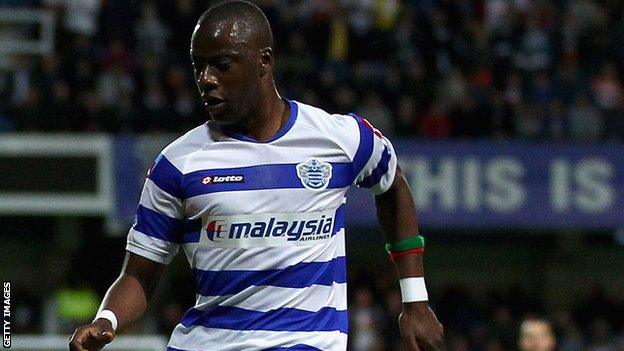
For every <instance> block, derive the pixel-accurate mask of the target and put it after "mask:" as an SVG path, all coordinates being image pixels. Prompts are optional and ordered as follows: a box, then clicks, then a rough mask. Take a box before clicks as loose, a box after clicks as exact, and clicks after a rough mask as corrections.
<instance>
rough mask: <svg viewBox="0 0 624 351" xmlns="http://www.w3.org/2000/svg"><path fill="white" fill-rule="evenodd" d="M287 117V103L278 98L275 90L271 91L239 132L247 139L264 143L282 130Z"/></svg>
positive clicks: (288, 115) (288, 110) (288, 112)
mask: <svg viewBox="0 0 624 351" xmlns="http://www.w3.org/2000/svg"><path fill="white" fill-rule="evenodd" d="M289 117H290V107H289V106H288V103H286V102H285V101H284V100H283V99H282V98H281V97H280V95H279V94H278V92H277V90H272V91H271V94H268V96H267V97H266V98H264V99H262V101H261V102H260V106H259V109H258V111H256V112H255V113H254V115H253V118H250V119H249V120H248V121H247V123H245V125H244V126H243V128H244V130H242V131H241V132H242V133H243V134H244V135H245V136H247V137H249V138H252V139H254V140H257V141H260V142H266V141H269V140H271V138H273V137H274V136H275V134H277V132H279V131H280V130H281V129H282V127H283V126H284V125H285V124H286V123H287V121H288V118H289Z"/></svg>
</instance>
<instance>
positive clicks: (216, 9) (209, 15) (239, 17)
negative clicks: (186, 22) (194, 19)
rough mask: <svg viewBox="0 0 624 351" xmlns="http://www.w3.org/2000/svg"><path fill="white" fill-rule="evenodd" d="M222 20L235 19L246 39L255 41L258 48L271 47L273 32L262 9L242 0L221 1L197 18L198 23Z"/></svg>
mask: <svg viewBox="0 0 624 351" xmlns="http://www.w3.org/2000/svg"><path fill="white" fill-rule="evenodd" d="M224 20H235V21H236V22H237V23H241V24H243V25H244V26H245V27H246V28H244V29H245V30H244V32H245V35H248V36H250V37H247V38H246V39H249V40H251V41H255V43H256V44H257V45H258V46H259V47H260V48H265V47H271V48H272V47H273V32H272V31H271V25H270V24H269V20H268V19H267V17H266V15H265V14H264V12H262V10H261V9H260V8H259V7H258V6H256V5H254V4H252V3H250V2H248V1H242V0H230V1H223V2H220V3H218V4H217V5H214V6H212V7H210V8H209V9H208V10H206V11H205V12H204V13H203V14H202V15H201V17H200V18H199V23H200V24H205V23H219V22H222V21H224Z"/></svg>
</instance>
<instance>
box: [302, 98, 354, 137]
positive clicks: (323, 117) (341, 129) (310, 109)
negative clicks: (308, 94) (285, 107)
mask: <svg viewBox="0 0 624 351" xmlns="http://www.w3.org/2000/svg"><path fill="white" fill-rule="evenodd" d="M297 105H298V106H299V111H300V113H299V116H300V117H301V123H303V124H307V125H308V126H310V127H313V128H315V129H317V130H321V131H324V130H328V131H333V132H338V133H345V132H346V133H349V132H352V131H353V130H354V128H355V130H357V121H356V119H355V118H354V117H353V116H352V115H349V114H340V113H330V112H327V111H325V110H323V109H322V108H320V107H316V106H312V105H308V104H305V103H302V102H298V101H297ZM331 134H334V133H331Z"/></svg>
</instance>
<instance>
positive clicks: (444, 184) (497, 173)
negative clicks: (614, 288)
mask: <svg viewBox="0 0 624 351" xmlns="http://www.w3.org/2000/svg"><path fill="white" fill-rule="evenodd" d="M395 149H396V151H397V154H398V155H399V158H400V163H401V165H402V167H403V169H404V172H405V174H406V177H407V178H408V181H409V183H410V185H411V187H412V190H413V192H414V197H415V201H416V204H417V207H418V210H419V213H420V216H419V217H420V221H421V224H422V225H424V226H431V227H449V226H450V227H468V228H487V227H492V228H494V227H503V226H505V227H523V228H536V229H556V228H586V229H587V228H588V229H608V228H622V227H624V145H621V144H601V145H594V144H592V145H588V144H586V145H563V144H537V143H500V144H499V143H491V142H424V141H403V142H398V141H397V142H395ZM347 204H348V207H347V220H348V222H349V223H352V224H353V223H358V224H364V225H369V224H374V223H375V219H374V218H367V217H365V216H361V215H357V214H361V213H366V212H367V211H369V210H371V209H372V206H373V202H372V201H370V200H369V199H367V198H366V194H362V193H361V192H360V191H353V192H352V193H351V196H350V198H349V201H348V203H347ZM369 207H370V208H369Z"/></svg>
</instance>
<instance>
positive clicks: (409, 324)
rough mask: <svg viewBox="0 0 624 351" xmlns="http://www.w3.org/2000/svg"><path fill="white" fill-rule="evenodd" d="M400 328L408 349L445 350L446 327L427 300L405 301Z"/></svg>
mask: <svg viewBox="0 0 624 351" xmlns="http://www.w3.org/2000/svg"><path fill="white" fill-rule="evenodd" d="M399 329H400V331H401V337H402V338H403V345H404V347H405V349H406V350H409V351H420V350H422V351H439V350H444V329H443V327H442V324H440V322H439V321H438V318H437V317H436V315H435V314H434V313H433V311H432V310H431V308H429V304H428V303H427V302H411V303H404V304H403V312H402V313H401V315H400V316H399Z"/></svg>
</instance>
